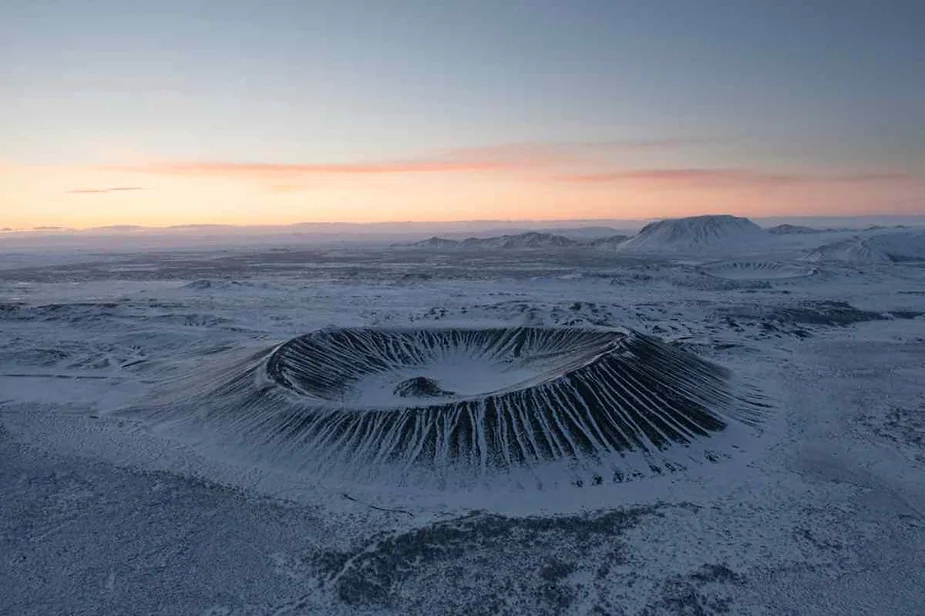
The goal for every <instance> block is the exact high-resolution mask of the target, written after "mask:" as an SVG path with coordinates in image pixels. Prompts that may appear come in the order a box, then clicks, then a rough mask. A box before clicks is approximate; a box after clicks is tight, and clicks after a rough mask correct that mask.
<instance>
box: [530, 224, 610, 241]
mask: <svg viewBox="0 0 925 616" xmlns="http://www.w3.org/2000/svg"><path fill="white" fill-rule="evenodd" d="M532 230H533V231H536V232H537V233H551V234H553V235H561V236H563V237H567V238H569V239H570V240H575V241H577V242H585V243H588V242H592V241H596V240H602V239H605V238H609V237H613V236H614V235H621V234H622V235H625V233H624V231H623V230H622V229H615V228H614V227H602V226H588V227H562V228H552V227H550V228H546V229H532Z"/></svg>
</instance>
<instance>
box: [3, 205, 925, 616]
mask: <svg viewBox="0 0 925 616" xmlns="http://www.w3.org/2000/svg"><path fill="white" fill-rule="evenodd" d="M735 226H736V227H743V225H742V224H741V223H735ZM744 227H745V229H746V233H747V234H748V235H749V237H750V238H752V239H754V238H755V237H758V236H761V241H760V242H755V241H750V240H749V239H748V238H745V237H744V236H743V237H742V238H739V239H736V238H735V237H734V236H735V231H734V230H730V229H729V228H728V227H725V226H724V225H723V224H722V222H721V221H720V224H719V225H717V224H715V221H714V223H711V224H710V225H709V226H708V232H706V231H705V232H703V233H701V232H700V231H698V232H697V235H694V236H687V237H683V235H684V233H683V231H681V232H679V231H677V230H672V231H671V232H670V233H665V232H664V227H663V231H660V232H659V233H658V234H651V233H650V234H649V235H650V238H653V237H654V238H655V239H648V240H646V241H645V242H644V244H645V253H646V254H641V253H637V252H636V251H633V250H630V251H625V250H623V251H621V250H619V249H617V250H607V249H602V248H601V247H600V246H589V245H583V244H574V245H573V244H567V243H564V242H563V243H562V244H563V245H561V246H549V245H543V247H541V248H529V247H525V248H524V247H520V248H517V247H515V248H513V249H512V248H510V247H505V246H500V245H499V246H493V245H492V244H491V243H490V242H489V243H487V245H486V247H484V248H482V249H475V248H473V249H468V250H458V249H454V248H453V247H452V246H441V245H439V243H435V245H434V246H431V247H427V246H424V247H421V246H418V247H413V248H410V247H401V246H396V247H391V248H384V247H383V248H362V247H354V248H305V247H301V246H298V245H292V246H288V247H276V248H274V249H272V250H269V249H267V250H260V249H255V248H248V249H239V250H217V249H216V250H211V251H210V250H203V251H197V252H191V251H188V252H181V251H178V250H174V251H164V252H160V253H152V254H144V255H142V254H131V253H126V252H120V253H118V254H105V255H103V254H90V253H87V254H86V255H84V256H73V255H72V256H68V257H66V258H65V257H64V256H61V257H56V258H52V257H50V256H48V257H43V258H42V260H41V261H40V262H39V261H36V260H34V259H31V258H28V257H27V256H20V257H17V258H16V260H15V261H14V260H12V259H8V258H7V257H5V256H3V255H0V261H2V264H0V265H2V266H0V614H7V613H9V614H72V613H112V614H147V613H158V614H317V613H390V614H408V613H414V614H443V613H449V614H463V613H464V614H495V613H530V614H559V613H576V614H585V613H599V614H652V615H655V614H720V613H728V614H804V613H805V614H921V613H922V606H923V605H925V567H923V566H922V564H921V563H922V562H923V560H925V316H923V315H925V262H923V261H921V260H919V258H920V257H918V256H917V255H919V256H921V255H922V252H921V251H922V248H923V243H922V242H923V236H922V235H921V232H920V231H916V230H893V229H891V230H870V231H851V232H840V231H831V232H820V233H794V234H783V233H782V234H779V235H775V234H766V235H767V236H768V237H765V236H764V234H762V233H760V232H756V231H755V230H754V229H752V228H750V227H748V226H747V225H745V226H744ZM698 228H700V226H698ZM679 233H680V235H679ZM727 233H731V234H732V235H733V237H732V239H729V240H728V242H726V243H725V245H726V248H725V249H723V248H722V246H723V245H724V241H723V238H724V237H725V234H727ZM662 236H664V238H667V239H665V241H666V242H670V249H669V250H660V249H659V248H660V247H659V246H658V241H659V240H658V238H659V237H662ZM855 236H858V237H859V238H860V239H854V237H855ZM630 241H632V240H630ZM703 242H707V243H708V244H709V250H701V249H700V248H701V247H702V246H701V245H702V244H703ZM846 242H847V244H846ZM637 243H638V244H643V242H637ZM858 245H860V246H861V247H862V248H863V249H864V250H865V251H868V252H869V251H876V254H877V255H886V258H876V259H856V258H854V256H855V255H857V254H859V251H858V250H856V249H855V248H851V249H850V250H848V251H845V250H842V248H843V247H844V246H850V247H855V246H858ZM826 246H828V248H825V247H826ZM832 246H834V248H832ZM917 251H918V252H917ZM864 254H867V253H866V252H865V253H864ZM843 255H848V257H850V258H841V256H843ZM514 326H533V327H543V328H562V327H578V328H590V329H594V330H599V331H611V330H620V329H621V328H628V329H630V330H635V331H638V332H641V333H643V334H648V335H651V336H655V337H657V338H659V339H661V340H663V341H665V342H667V343H669V344H670V345H671V346H673V347H676V348H677V349H679V350H683V351H685V352H690V353H694V354H696V355H699V356H700V357H701V358H703V359H706V360H709V361H711V362H715V363H717V364H719V365H721V366H723V367H725V368H727V369H728V370H729V371H730V374H731V377H730V378H732V379H733V380H734V381H735V382H736V383H741V384H742V385H743V386H747V387H748V390H749V391H753V392H756V395H757V396H759V398H760V399H761V400H762V401H763V403H764V404H765V406H766V408H764V411H763V412H762V414H761V420H760V421H759V422H757V423H755V424H753V425H752V424H749V425H746V424H739V423H736V422H735V421H731V422H730V423H729V426H728V429H726V430H722V431H719V432H718V433H715V434H712V435H710V436H708V437H706V438H705V439H701V440H698V441H697V442H696V443H692V444H690V445H689V446H685V445H684V444H678V443H673V444H670V445H669V446H667V447H666V449H665V450H664V452H660V453H664V454H665V456H670V457H671V459H672V460H681V461H682V462H683V463H677V464H671V465H664V464H662V463H659V464H656V465H653V466H654V467H653V468H650V469H649V471H648V472H644V473H639V474H638V476H635V477H632V476H631V477H621V480H620V481H617V480H616V478H615V477H612V476H609V475H601V476H600V477H596V476H589V477H586V478H585V477H583V476H582V475H581V474H580V473H579V474H576V473H570V472H562V469H561V468H559V467H555V468H553V467H550V468H549V469H548V474H547V473H546V472H545V471H544V468H543V467H542V466H539V467H538V466H532V467H531V468H530V469H529V473H526V471H525V474H523V475H517V473H518V471H517V469H516V468H512V469H507V470H504V471H503V472H501V473H500V474H499V473H490V472H489V473H485V474H482V475H480V476H479V478H478V479H477V480H475V481H472V482H471V483H469V484H467V485H465V486H460V485H458V484H454V485H452V486H444V487H441V486H439V485H433V484H425V483H421V484H415V483H414V482H411V481H404V482H402V483H400V484H396V483H394V482H388V481H381V480H380V479H379V475H378V473H370V474H369V478H367V479H364V477H363V476H355V477H353V476H351V477H345V476H343V475H331V474H324V473H314V472H310V471H309V470H307V469H305V468H300V467H299V466H298V465H292V464H280V463H279V460H278V457H276V456H274V455H273V453H274V452H273V450H272V447H273V443H272V442H269V443H250V444H252V445H253V446H252V447H242V446H241V443H240V442H237V441H235V439H230V438H228V430H225V429H223V430H213V428H212V426H213V423H212V422H210V421H208V418H209V413H210V411H215V409H213V408H211V407H210V399H209V397H208V396H205V397H195V398H194V397H192V396H193V393H195V394H196V396H200V394H201V393H202V392H211V391H215V390H216V389H215V384H216V383H219V382H220V381H221V380H222V379H223V378H224V376H225V375H227V374H229V371H233V370H240V367H241V366H253V365H256V366H258V372H259V366H262V365H263V364H261V363H260V362H261V361H262V359H261V358H262V357H265V356H266V354H267V353H271V352H272V351H273V350H274V349H276V348H278V346H279V345H280V344H282V343H284V342H286V341H288V340H292V339H293V338H295V337H298V336H300V335H303V334H306V333H309V332H312V331H315V330H319V329H323V328H328V329H330V330H331V331H336V328H341V327H363V328H378V329H383V330H402V331H406V330H407V331H417V330H418V329H422V328H424V329H427V328H441V329H443V330H446V329H451V328H461V329H466V330H477V329H480V328H507V327H514ZM467 361H471V356H467ZM254 362H256V363H254ZM335 363H336V362H332V365H334V364H335ZM457 368H458V369H457ZM442 369H443V370H444V372H446V371H447V370H451V373H449V374H443V373H438V372H435V373H434V374H436V375H437V377H435V378H438V379H445V380H446V383H451V382H452V384H453V387H449V386H447V387H445V389H452V390H453V391H455V392H460V393H466V391H467V390H465V389H464V388H463V387H462V385H463V384H464V383H465V376H466V374H465V371H466V370H471V371H472V374H473V375H479V374H480V371H484V370H488V371H491V370H493V369H494V368H492V367H491V366H489V367H488V368H484V366H469V367H468V368H466V363H465V362H462V363H456V364H454V365H453V366H452V367H450V368H446V367H444V368H442ZM518 369H519V368H518ZM499 370H501V368H499ZM414 374H416V373H415V372H413V371H412V372H407V373H404V372H403V373H402V375H403V377H402V378H405V377H407V376H408V375H412V376H413V375H414ZM428 376H431V375H428ZM489 376H497V377H498V379H499V383H500V385H498V386H497V387H500V388H502V389H503V388H505V387H507V381H505V380H504V379H503V378H502V376H503V375H502V374H500V373H499V374H497V375H491V374H489V375H486V374H481V378H482V380H483V381H486V382H487V381H488V380H490V378H489ZM255 378H256V377H255ZM505 378H506V377H505ZM522 378H525V379H527V380H529V379H530V378H531V377H530V375H529V374H528V375H526V376H524V375H519V376H518V378H517V379H516V380H517V382H520V380H522ZM266 386H267V383H266V382H262V381H259V379H258V380H255V381H253V382H247V383H245V386H242V387H244V390H242V391H245V393H246V392H247V391H250V390H249V389H247V388H249V387H252V388H253V391H259V388H260V387H266ZM391 386H392V383H391V382H389V387H391ZM219 389H220V388H219ZM221 391H222V392H224V393H223V394H222V395H223V396H224V397H223V398H222V404H223V405H224V404H227V402H228V400H229V399H231V400H234V399H235V398H234V397H233V396H234V395H237V393H235V392H238V390H235V391H232V392H231V393H230V394H229V393H228V390H227V389H224V390H221ZM364 391H365V390H364ZM392 391H393V390H392V389H389V390H388V392H387V393H389V394H390V395H391V392H392ZM473 391H479V390H478V388H475V389H473ZM634 391H635V390H634ZM165 392H166V394H171V393H174V394H176V393H177V392H181V393H182V392H192V393H191V394H190V397H189V399H186V400H177V405H178V406H177V408H182V409H183V412H184V413H186V414H187V416H185V417H183V418H182V419H183V420H182V421H179V420H177V421H163V420H162V419H163V415H158V414H156V413H154V414H151V413H145V412H139V409H142V410H144V409H150V408H153V407H155V406H157V405H158V404H160V403H161V402H162V401H163V400H164V399H165ZM637 393H638V392H637ZM639 395H640V396H641V397H644V396H646V395H649V394H646V393H644V392H643V393H640V394H639ZM229 396H231V397H230V398H229ZM168 398H169V395H168ZM249 399H250V398H246V396H245V397H244V398H242V405H243V404H245V403H246V402H247V400H249ZM191 401H193V403H191ZM390 404H391V403H390ZM159 418H160V419H159ZM171 419H172V420H176V419H177V418H176V417H175V416H174V417H171ZM232 423H233V422H232ZM225 425H227V422H226V424H225ZM710 452H712V454H711V455H709V456H706V457H705V454H706V453H710ZM695 453H696V455H695ZM623 455H626V456H630V457H632V456H641V457H639V458H638V459H635V460H633V461H631V462H626V464H629V466H630V467H632V468H639V467H640V465H644V464H645V465H648V464H649V462H651V461H652V460H654V457H651V458H650V457H645V456H644V455H643V454H641V453H640V452H639V451H635V450H633V451H627V452H616V451H615V452H613V459H612V460H609V459H603V460H601V462H602V464H603V465H607V464H611V465H612V466H613V467H617V466H620V464H623V463H624V462H623V460H624V458H622V457H621V456H623ZM515 467H516V465H515ZM656 467H657V468H656ZM359 475H361V474H359Z"/></svg>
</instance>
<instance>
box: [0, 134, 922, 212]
mask: <svg viewBox="0 0 925 616" xmlns="http://www.w3.org/2000/svg"><path fill="white" fill-rule="evenodd" d="M499 152H500V153H501V154H500V155H499V154H498V153H499ZM482 154H484V152H483V153H482ZM510 154H511V153H510V152H508V153H505V152H504V151H503V150H496V151H495V154H494V155H483V156H481V157H475V158H471V159H466V158H461V157H458V156H457V157H441V158H435V159H432V160H418V161H406V162H398V163H383V164H312V165H297V164H261V163H223V162H222V163H201V162H198V163H197V162H156V163H150V164H142V165H107V166H63V165H62V166H24V165H5V166H0V203H2V204H3V208H2V211H0V228H13V229H29V228H34V227H39V226H60V227H73V228H88V227H97V226H108V225H140V226H151V227H159V226H170V225H184V224H234V225H284V224H292V223H298V222H354V223H364V222H396V221H409V222H449V221H459V220H568V219H621V218H625V219H640V218H662V217H676V216H689V215H696V214H705V213H720V212H722V213H731V214H738V215H743V216H752V217H761V216H811V215H819V216H826V215H831V216H838V215H846V216H847V215H861V214H920V213H925V205H923V202H922V201H921V195H922V189H923V188H925V181H923V180H922V179H921V178H917V177H910V176H907V175H903V174H898V173H859V174H849V175H832V174H818V175H796V174H784V173H774V172H768V171H761V170H748V169H743V170H739V169H628V170H617V171H613V170H608V169H603V170H602V169H598V168H595V169H590V170H589V169H587V168H586V167H585V168H582V169H580V170H578V171H576V170H575V169H574V166H575V165H574V161H569V160H564V159H563V160H558V159H556V158H555V157H554V156H545V157H544V156H532V157H526V158H524V159H523V160H517V159H516V158H517V157H516V156H510Z"/></svg>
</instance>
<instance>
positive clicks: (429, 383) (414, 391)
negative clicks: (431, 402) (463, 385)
mask: <svg viewBox="0 0 925 616" xmlns="http://www.w3.org/2000/svg"><path fill="white" fill-rule="evenodd" d="M394 392H395V395H396V396H402V397H403V398H416V397H420V398H438V397H445V396H453V395H455V394H454V393H453V392H452V391H446V390H444V389H442V388H441V387H440V385H438V384H437V382H436V381H435V380H433V379H429V378H427V377H426V376H414V377H411V378H410V379H408V380H405V381H402V382H401V383H399V384H398V385H396V386H395V389H394Z"/></svg>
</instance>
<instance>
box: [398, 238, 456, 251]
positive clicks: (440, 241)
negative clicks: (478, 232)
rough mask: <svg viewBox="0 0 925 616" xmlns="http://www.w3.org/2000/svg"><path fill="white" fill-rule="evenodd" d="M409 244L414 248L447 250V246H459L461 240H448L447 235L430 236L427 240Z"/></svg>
mask: <svg viewBox="0 0 925 616" xmlns="http://www.w3.org/2000/svg"><path fill="white" fill-rule="evenodd" d="M408 246H413V247H414V248H433V249H436V250H445V249H447V248H459V242H458V241H456V240H448V239H446V238H445V237H429V238H427V239H426V240H421V241H420V242H414V243H413V244H408Z"/></svg>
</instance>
